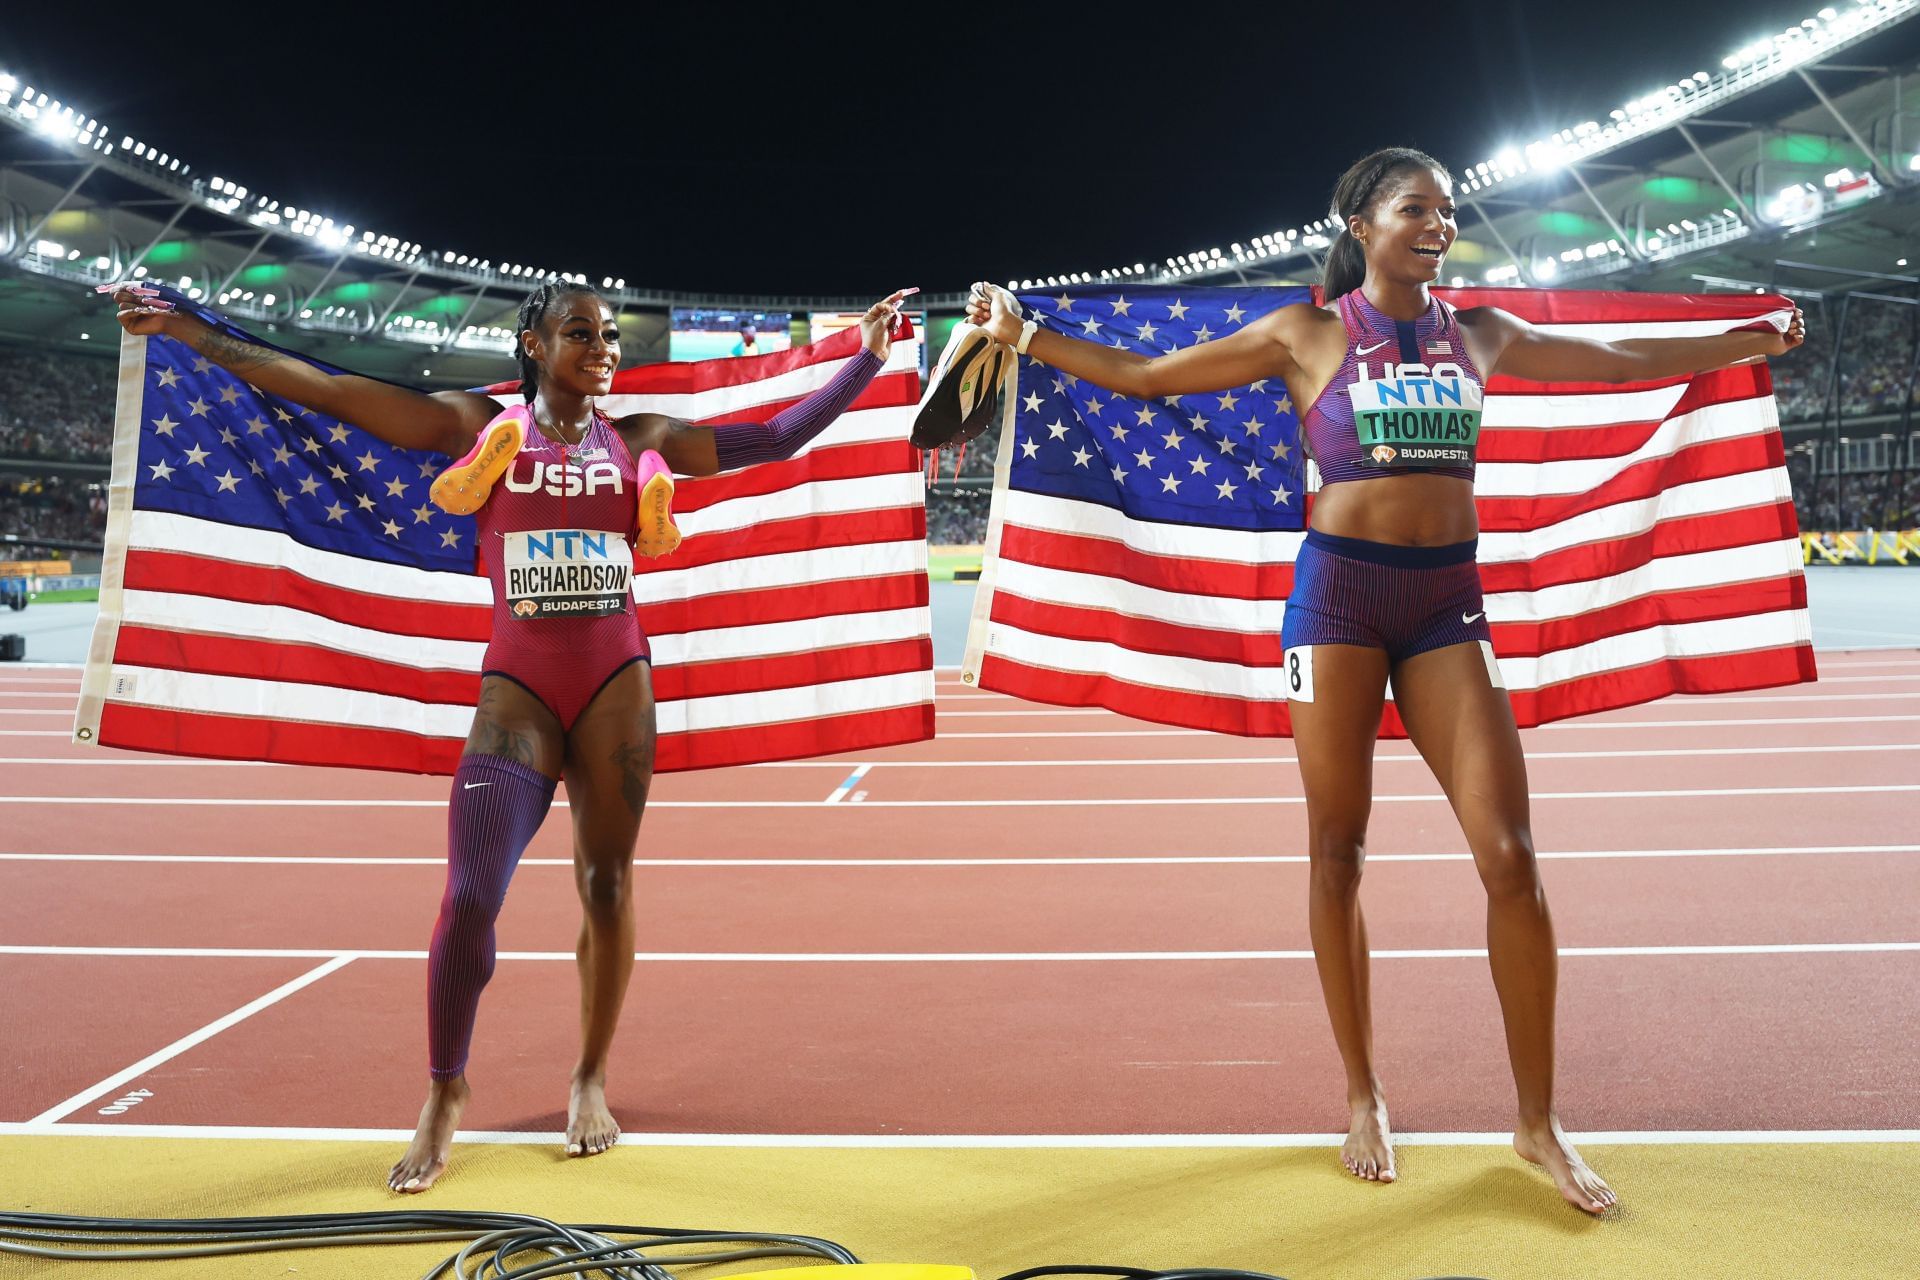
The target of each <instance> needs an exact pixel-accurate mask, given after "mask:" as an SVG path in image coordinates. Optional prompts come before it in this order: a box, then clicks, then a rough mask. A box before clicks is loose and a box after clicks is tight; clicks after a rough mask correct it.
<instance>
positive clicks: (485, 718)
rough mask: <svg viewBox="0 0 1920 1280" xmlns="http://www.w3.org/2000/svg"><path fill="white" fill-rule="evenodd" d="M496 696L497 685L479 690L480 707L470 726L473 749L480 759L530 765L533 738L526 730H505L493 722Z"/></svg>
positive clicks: (532, 752) (496, 722) (504, 726)
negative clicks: (488, 757) (476, 750)
mask: <svg viewBox="0 0 1920 1280" xmlns="http://www.w3.org/2000/svg"><path fill="white" fill-rule="evenodd" d="M499 694H500V689H499V687H498V686H497V685H488V686H487V687H486V688H485V689H483V690H481V693H480V706H479V707H478V708H477V709H476V711H475V720H474V726H473V727H474V735H475V744H474V745H475V746H476V747H477V748H478V749H479V751H480V752H481V754H483V755H490V756H505V757H506V758H507V759H509V760H518V761H519V762H520V763H521V764H525V765H531V764H532V763H533V756H534V739H533V734H531V733H530V732H528V731H527V730H525V729H515V728H508V727H507V726H506V725H503V724H501V723H499V722H498V721H497V720H495V719H494V714H495V712H496V711H497V710H498V705H497V701H496V700H497V699H498V697H499Z"/></svg>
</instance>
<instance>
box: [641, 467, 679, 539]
mask: <svg viewBox="0 0 1920 1280" xmlns="http://www.w3.org/2000/svg"><path fill="white" fill-rule="evenodd" d="M634 478H635V479H636V480H638V481H639V483H640V519H639V528H638V532H637V533H636V534H635V536H634V542H633V545H634V549H635V550H636V551H638V552H639V553H640V554H641V555H643V556H648V557H655V556H664V555H671V554H672V553H673V551H674V549H675V548H676V547H678V546H679V545H680V527H679V526H678V525H676V524H675V523H674V522H673V470H672V468H670V467H668V466H667V460H666V459H665V458H663V457H661V456H660V455H659V454H657V453H655V452H654V451H653V450H652V449H648V450H647V451H646V452H645V453H643V454H641V455H640V460H639V464H638V466H637V467H636V469H635V475H634Z"/></svg>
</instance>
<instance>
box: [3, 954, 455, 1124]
mask: <svg viewBox="0 0 1920 1280" xmlns="http://www.w3.org/2000/svg"><path fill="white" fill-rule="evenodd" d="M423 954H424V953H423ZM354 959H355V957H354V955H353V954H352V953H350V952H348V953H342V954H336V955H335V956H333V958H332V959H330V960H328V961H327V962H326V963H325V964H322V965H318V966H316V967H314V968H312V969H309V970H307V971H306V972H305V973H303V974H301V975H300V976H299V977H297V978H295V979H293V980H292V981H291V982H284V983H282V984H280V985H279V986H277V987H275V988H274V989H273V990H271V991H269V992H267V994H265V995H263V996H261V997H260V998H259V999H257V1000H251V1001H248V1002H247V1003H246V1004H244V1005H241V1006H240V1007H239V1008H238V1009H235V1010H234V1011H233V1012H232V1013H229V1014H227V1015H226V1016H225V1017H221V1018H216V1019H215V1020H214V1021H212V1022H209V1023H208V1024H207V1025H206V1026H204V1027H201V1028H200V1029H199V1030H198V1031H194V1032H191V1033H189V1034H187V1035H184V1036H182V1037H180V1038H179V1039H178V1040H175V1041H174V1042H173V1043H172V1044H170V1045H167V1046H166V1047H165V1048H163V1049H156V1050H155V1051H154V1052H152V1053H150V1054H148V1055H147V1056H146V1057H144V1058H142V1059H140V1061H138V1062H136V1063H134V1064H133V1065H132V1066H130V1067H127V1068H125V1069H124V1070H121V1071H116V1072H114V1073H113V1074H112V1075H110V1076H108V1077H107V1078H106V1079H105V1080H102V1081H100V1082H99V1083H98V1084H93V1085H89V1086H87V1087H86V1088H85V1089H83V1090H81V1091H80V1092H79V1093H76V1094H74V1095H73V1096H72V1097H71V1098H68V1099H67V1100H66V1101H64V1102H56V1103H54V1104H53V1105H52V1106H51V1107H48V1108H47V1109H46V1110H45V1111H42V1112H41V1113H40V1114H39V1115H37V1116H35V1117H34V1118H33V1119H31V1120H29V1121H27V1123H28V1124H30V1125H33V1124H41V1125H50V1124H52V1123H53V1122H54V1121H56V1120H59V1119H60V1118H61V1117H62V1116H66V1115H71V1114H72V1113H73V1112H75V1111H78V1110H79V1109H80V1108H81V1107H84V1106H86V1105H87V1103H89V1102H91V1101H93V1100H94V1099H95V1098H98V1097H100V1096H101V1095H102V1094H106V1093H111V1092H112V1091H113V1090H115V1089H118V1088H119V1087H120V1086H121V1085H123V1084H126V1083H128V1082H129V1081H132V1080H135V1079H138V1078H139V1077H140V1076H143V1075H145V1074H146V1073H147V1072H149V1071H151V1070H152V1069H153V1068H155V1067H157V1066H159V1065H160V1064H161V1063H163V1062H165V1061H167V1060H168V1059H169V1058H177V1057H179V1056H180V1055H181V1054H183V1053H185V1052H186V1051H187V1050H189V1049H191V1048H193V1047H194V1046H195V1045H197V1044H203V1043H205V1042H206V1041H208V1040H211V1039H213V1037H215V1036H217V1035H219V1034H220V1033H221V1032H222V1031H225V1030H226V1029H227V1028H228V1027H231V1026H235V1025H237V1024H239V1023H242V1022H245V1021H246V1020H247V1019H248V1018H251V1017H252V1016H253V1015H254V1014H256V1013H259V1012H260V1011H261V1010H262V1009H265V1008H268V1007H270V1006H272V1005H276V1004H278V1003H280V1001H282V1000H284V999H286V998H287V997H288V996H290V995H292V994H293V993H294V992H296V991H299V990H301V989H302V988H304V987H310V986H312V985H313V984H314V983H316V982H318V981H320V979H322V978H324V977H326V976H327V975H328V974H331V973H336V972H338V971H339V970H341V969H344V968H346V967H347V966H348V965H349V964H352V963H353V961H354Z"/></svg>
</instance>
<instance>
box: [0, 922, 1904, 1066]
mask: <svg viewBox="0 0 1920 1280" xmlns="http://www.w3.org/2000/svg"><path fill="white" fill-rule="evenodd" d="M1895 951H1912V952H1920V942H1764V943H1726V944H1722V945H1706V946H1670V947H1562V948H1560V952H1559V954H1560V955H1561V956H1562V957H1563V958H1567V959H1619V958H1625V957H1633V956H1770V955H1857V954H1867V953H1874V952H1895ZM1368 954H1369V955H1370V956H1371V957H1372V958H1373V959H1375V960H1484V959H1486V958H1487V952H1486V949H1485V948H1484V947H1428V948H1414V949H1405V950H1384V951H1371V952H1369V953H1368ZM0 955H19V956H128V957H145V958H159V957H169V958H175V959H205V958H236V959H247V960H280V959H291V960H310V959H321V958H328V959H337V960H342V961H345V960H425V959H426V958H427V953H426V952H424V951H377V950H374V951H369V950H352V951H346V950H340V949H329V948H325V947H286V948H271V947H56V946H30V945H22V944H14V943H9V944H5V945H0ZM499 958H500V959H501V960H541V961H562V960H564V961H566V962H568V963H573V962H575V961H576V960H577V959H578V957H577V956H576V955H575V954H574V953H573V952H571V951H502V952H500V954H499ZM634 959H635V960H636V961H639V962H641V963H644V964H1035V963H1053V964H1060V963H1073V964H1082V963H1103V962H1108V961H1127V962H1135V963H1138V962H1157V961H1177V960H1311V959H1313V952H1312V951H641V952H638V953H636V954H635V955H634ZM315 975H316V976H319V971H318V970H316V971H315ZM230 1016H231V1015H230ZM89 1096H91V1095H89Z"/></svg>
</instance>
